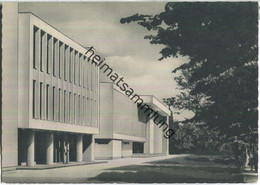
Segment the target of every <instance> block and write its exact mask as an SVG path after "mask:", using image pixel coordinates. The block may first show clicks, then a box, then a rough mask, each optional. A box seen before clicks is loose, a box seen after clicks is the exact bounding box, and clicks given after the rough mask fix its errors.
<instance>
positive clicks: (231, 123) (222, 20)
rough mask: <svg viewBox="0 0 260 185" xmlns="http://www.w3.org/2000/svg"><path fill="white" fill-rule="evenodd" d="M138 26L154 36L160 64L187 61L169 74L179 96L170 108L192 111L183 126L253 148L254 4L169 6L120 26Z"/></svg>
mask: <svg viewBox="0 0 260 185" xmlns="http://www.w3.org/2000/svg"><path fill="white" fill-rule="evenodd" d="M130 22H137V24H139V25H141V26H142V27H144V28H146V29H147V30H148V31H152V32H153V33H155V34H152V35H147V36H145V39H148V40H150V43H151V44H160V45H163V46H164V48H163V49H162V50H161V51H160V53H161V55H162V56H161V58H160V59H159V60H163V59H165V58H168V57H178V56H179V55H181V56H188V57H189V59H190V60H189V62H188V63H185V64H182V65H181V66H180V67H178V68H176V69H174V70H173V73H177V72H179V73H180V74H181V75H179V76H178V77H176V78H175V80H176V81H177V83H178V85H179V87H180V89H181V90H183V91H182V93H181V94H180V95H178V96H177V97H175V101H174V102H173V106H174V107H175V108H179V109H187V110H190V111H193V112H194V114H195V116H194V117H193V118H191V119H188V120H185V121H184V123H185V122H186V123H205V126H206V127H207V128H208V129H214V130H218V131H219V132H220V134H222V136H223V137H225V138H227V140H226V142H232V141H235V140H241V141H243V142H244V143H248V144H249V145H253V146H254V149H255V148H256V146H257V140H258V138H257V120H258V110H257V107H258V101H257V98H258V89H257V87H258V64H257V61H258V36H257V35H258V5H257V3H256V2H214V3H209V2H192V3H190V2H176V3H173V2H171V3H167V4H166V6H165V10H164V11H163V12H161V13H160V14H157V15H142V14H135V15H132V16H130V17H127V18H122V19H121V23H130Z"/></svg>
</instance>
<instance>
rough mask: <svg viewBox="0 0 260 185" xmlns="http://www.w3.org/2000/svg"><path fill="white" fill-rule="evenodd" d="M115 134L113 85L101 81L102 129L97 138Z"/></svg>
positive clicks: (110, 136) (109, 136)
mask: <svg viewBox="0 0 260 185" xmlns="http://www.w3.org/2000/svg"><path fill="white" fill-rule="evenodd" d="M112 136H113V85H112V84H111V83H100V129H99V135H96V136H95V138H112Z"/></svg>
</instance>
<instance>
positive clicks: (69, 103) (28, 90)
mask: <svg viewBox="0 0 260 185" xmlns="http://www.w3.org/2000/svg"><path fill="white" fill-rule="evenodd" d="M8 6H15V4H14V5H10V4H8ZM13 8H14V9H15V8H16V7H10V9H12V10H13ZM12 13H13V14H14V15H16V19H15V20H13V21H14V22H16V24H13V25H12V26H13V27H16V31H17V32H16V34H12V35H10V33H8V32H6V30H3V38H6V39H7V40H8V39H9V40H8V41H11V40H10V39H13V40H14V41H17V42H16V43H18V46H17V47H15V46H12V48H11V47H10V49H12V51H13V50H14V51H15V52H14V53H12V54H13V55H14V56H13V57H14V60H15V61H14V62H13V66H11V65H10V64H8V63H7V60H6V61H5V59H7V58H3V67H4V68H5V71H8V72H10V74H8V75H10V76H11V78H12V79H13V80H14V82H15V84H12V83H14V82H13V81H11V82H10V83H11V84H10V85H8V84H4V86H3V92H4V93H3V100H6V99H8V98H11V97H10V96H11V95H9V94H7V91H8V90H9V91H10V88H13V91H15V96H14V97H15V99H13V100H12V102H14V104H15V105H16V106H14V107H12V106H11V105H7V104H6V103H7V102H4V104H3V105H4V106H3V110H5V111H10V112H3V114H4V113H6V114H4V116H5V115H8V117H3V133H6V134H3V135H2V143H3V145H2V147H3V148H2V149H3V167H5V166H6V167H8V166H17V165H28V166H33V165H35V164H53V163H55V162H63V163H68V162H69V161H77V162H81V161H91V160H94V148H93V147H94V138H93V134H98V133H99V69H98V67H97V66H96V65H94V64H91V60H90V59H89V57H88V56H86V55H85V53H86V51H87V49H86V48H84V47H82V46H81V45H79V44H78V43H76V42H75V41H73V40H72V39H70V38H69V37H67V36H65V35H64V34H62V33H61V32H59V31H58V30H56V29H55V28H53V27H52V26H50V25H48V24H47V23H45V22H44V21H42V20H41V19H39V18H38V17H36V16H35V15H33V14H31V13H19V14H17V9H16V11H15V10H13V11H12ZM14 15H12V16H14ZM10 17H11V16H10ZM12 19H14V18H13V17H12ZM17 26H18V28H19V32H18V29H17ZM12 31H13V30H12ZM8 41H6V42H8ZM5 49H6V50H5ZM3 50H4V51H3V52H8V51H7V48H5V46H4V48H3ZM8 57H9V56H8ZM16 72H17V73H16ZM5 77H7V75H5V73H4V74H3V79H5ZM15 78H16V79H15ZM5 91H6V92H5ZM5 106H6V107H5ZM11 116H12V117H13V119H12V118H11ZM10 120H12V123H11V124H12V125H8V122H9V121H10ZM11 127H12V128H11ZM9 142H12V143H11V144H12V145H16V144H17V145H16V146H13V147H12V146H8V145H10V143H9ZM9 155H11V156H12V157H10V156H9Z"/></svg>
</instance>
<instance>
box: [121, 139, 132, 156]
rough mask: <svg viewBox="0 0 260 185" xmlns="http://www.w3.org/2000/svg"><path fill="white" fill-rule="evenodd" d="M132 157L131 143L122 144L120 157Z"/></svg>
mask: <svg viewBox="0 0 260 185" xmlns="http://www.w3.org/2000/svg"><path fill="white" fill-rule="evenodd" d="M126 143H128V144H126ZM132 155H133V142H122V157H132Z"/></svg>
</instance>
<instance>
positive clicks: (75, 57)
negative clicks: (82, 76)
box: [73, 51, 78, 85]
mask: <svg viewBox="0 0 260 185" xmlns="http://www.w3.org/2000/svg"><path fill="white" fill-rule="evenodd" d="M77 53H78V52H77V51H76V52H75V54H74V77H73V78H74V84H75V85H76V84H77V82H76V81H77V79H76V71H77V62H78V59H77V58H78V54H77Z"/></svg>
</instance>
